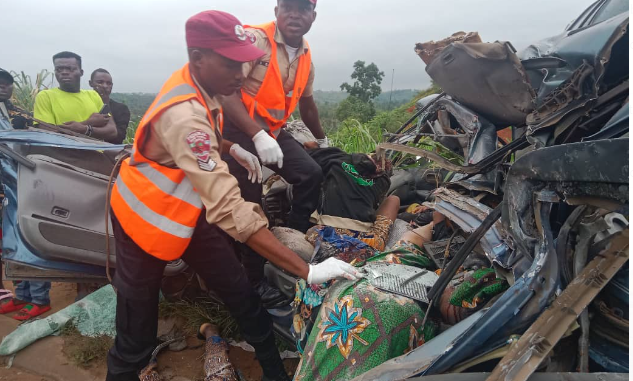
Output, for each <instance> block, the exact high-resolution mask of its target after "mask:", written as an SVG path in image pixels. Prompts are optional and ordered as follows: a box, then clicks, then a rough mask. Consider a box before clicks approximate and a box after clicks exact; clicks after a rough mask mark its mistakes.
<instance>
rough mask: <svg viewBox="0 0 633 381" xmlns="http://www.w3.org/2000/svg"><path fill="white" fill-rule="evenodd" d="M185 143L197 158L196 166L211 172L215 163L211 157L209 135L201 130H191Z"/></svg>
mask: <svg viewBox="0 0 633 381" xmlns="http://www.w3.org/2000/svg"><path fill="white" fill-rule="evenodd" d="M187 144H189V148H190V149H191V152H193V154H194V155H195V156H196V159H197V160H198V167H200V169H202V170H203V171H208V172H211V171H213V170H214V169H215V166H216V165H217V163H216V162H215V161H213V159H212V158H211V137H210V136H209V134H207V133H206V132H204V131H202V130H195V131H191V132H190V133H189V134H187Z"/></svg>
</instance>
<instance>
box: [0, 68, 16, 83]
mask: <svg viewBox="0 0 633 381" xmlns="http://www.w3.org/2000/svg"><path fill="white" fill-rule="evenodd" d="M0 78H4V79H5V80H7V81H9V82H10V83H13V76H12V75H11V73H9V72H8V71H6V70H4V69H2V68H0Z"/></svg>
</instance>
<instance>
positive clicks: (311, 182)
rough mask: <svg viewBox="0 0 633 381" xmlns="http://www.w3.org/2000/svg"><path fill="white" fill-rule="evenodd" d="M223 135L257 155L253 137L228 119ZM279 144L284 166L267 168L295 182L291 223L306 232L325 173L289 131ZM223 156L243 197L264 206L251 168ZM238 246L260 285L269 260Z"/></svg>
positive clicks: (289, 221)
mask: <svg viewBox="0 0 633 381" xmlns="http://www.w3.org/2000/svg"><path fill="white" fill-rule="evenodd" d="M222 136H223V137H224V138H225V139H226V140H229V141H231V142H233V143H237V144H239V145H240V146H241V147H242V148H244V149H245V150H247V151H248V152H250V153H252V154H254V155H255V156H257V150H256V149H255V144H254V143H253V141H252V139H251V138H249V137H248V135H246V134H245V133H243V132H242V131H240V130H239V129H238V128H237V127H235V126H234V125H233V124H232V123H231V122H230V121H229V120H228V118H227V119H225V121H224V130H223V133H222ZM277 143H278V144H279V147H280V148H281V150H282V151H283V153H284V163H283V167H282V168H279V167H277V165H267V167H269V168H270V169H272V170H273V171H275V173H277V174H278V175H280V176H281V177H283V178H284V180H286V181H287V182H288V183H290V184H292V208H291V211H290V216H289V218H288V226H289V227H291V228H293V229H296V230H299V231H302V232H304V233H305V232H306V230H308V228H309V227H310V223H309V219H310V215H311V214H312V212H314V211H315V210H316V208H317V204H318V202H319V194H320V191H321V183H322V182H323V172H322V170H321V167H320V166H319V165H318V164H317V163H316V162H315V161H314V160H313V159H312V158H311V157H310V155H308V153H307V152H306V150H305V149H304V148H303V146H302V145H301V144H300V143H299V142H298V141H296V140H295V139H294V138H293V137H292V135H290V134H289V133H287V132H286V131H285V130H283V129H282V130H281V132H280V133H279V136H278V137H277ZM222 159H223V160H224V161H226V162H227V163H228V165H229V172H231V174H232V175H233V176H234V177H235V178H236V179H237V181H238V183H239V186H240V191H241V192H242V197H243V198H244V199H245V200H246V201H250V202H254V203H256V204H259V205H261V203H262V184H258V183H255V184H253V183H252V182H251V181H250V180H248V171H247V170H246V169H245V168H244V167H242V166H241V165H240V164H239V163H238V162H237V161H235V159H233V157H231V156H230V155H224V156H223V157H222ZM238 247H239V250H240V253H241V255H242V263H243V264H244V267H245V268H246V272H247V274H248V278H249V279H250V281H251V282H252V283H253V284H257V283H258V282H259V281H261V280H262V278H263V277H264V264H265V263H266V260H265V259H264V258H262V257H261V256H260V255H258V254H257V253H256V252H255V251H253V250H252V249H250V248H249V247H247V246H246V245H238Z"/></svg>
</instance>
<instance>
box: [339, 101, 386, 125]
mask: <svg viewBox="0 0 633 381" xmlns="http://www.w3.org/2000/svg"><path fill="white" fill-rule="evenodd" d="M374 115H376V109H375V108H374V104H373V103H372V102H363V101H362V100H361V99H360V98H357V97H355V96H353V95H350V96H349V97H347V98H346V99H345V100H344V101H342V102H341V103H339V105H338V107H337V108H336V119H338V120H340V121H345V120H347V119H356V120H358V121H359V122H361V123H365V122H367V121H369V120H370V119H371V118H373V117H374Z"/></svg>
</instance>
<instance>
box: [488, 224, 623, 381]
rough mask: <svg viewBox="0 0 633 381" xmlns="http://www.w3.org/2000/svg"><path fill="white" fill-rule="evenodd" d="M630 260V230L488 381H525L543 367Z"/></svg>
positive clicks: (556, 302)
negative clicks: (595, 299)
mask: <svg viewBox="0 0 633 381" xmlns="http://www.w3.org/2000/svg"><path fill="white" fill-rule="evenodd" d="M628 258H629V229H628V227H627V228H626V229H625V230H623V231H622V232H620V233H618V234H616V235H615V236H614V237H613V240H612V241H611V243H610V245H609V246H608V247H607V248H606V249H605V250H604V251H603V252H602V253H601V254H600V255H598V256H596V258H595V259H593V260H592V261H591V262H590V263H589V264H588V265H587V266H586V267H585V269H584V270H583V271H582V272H581V273H580V275H578V276H577V277H576V278H574V280H573V281H572V282H571V283H570V284H569V286H567V288H566V289H565V291H563V293H562V294H561V295H560V296H559V297H558V298H557V299H556V300H554V302H553V303H552V305H551V306H550V307H549V308H548V309H547V310H546V311H545V312H544V313H543V314H542V315H541V316H540V317H539V318H538V319H537V320H536V321H535V322H534V324H532V326H531V327H530V328H529V329H528V330H527V331H526V332H525V333H524V334H523V336H521V339H520V340H519V342H518V343H516V344H515V345H514V346H512V348H511V349H510V351H509V352H508V354H507V355H506V356H505V357H504V358H503V359H502V360H501V361H500V362H499V364H497V366H496V367H495V369H494V370H493V372H492V373H491V374H490V376H489V377H488V378H487V381H500V380H503V381H510V380H513V381H525V380H527V379H528V378H529V377H530V375H531V374H532V373H533V372H534V371H535V370H536V368H537V367H538V366H539V365H540V364H541V362H542V361H543V359H544V358H545V356H546V355H547V354H548V353H549V352H550V351H551V349H552V347H553V346H554V345H556V343H558V341H559V340H560V339H561V337H562V336H563V335H564V334H565V332H566V331H567V328H568V327H569V326H570V325H571V324H572V323H573V322H574V321H575V320H576V318H577V317H578V316H579V315H580V314H581V313H582V311H584V310H585V308H586V307H587V306H588V305H589V303H590V302H591V301H592V300H593V299H594V298H595V297H596V296H597V295H598V293H599V292H600V290H602V288H603V287H604V286H605V285H606V284H607V282H608V281H609V280H610V279H611V278H612V277H613V276H614V275H615V273H616V272H617V271H618V270H619V269H620V268H622V266H624V264H625V263H626V262H627V261H628Z"/></svg>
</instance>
